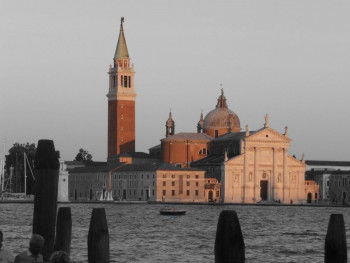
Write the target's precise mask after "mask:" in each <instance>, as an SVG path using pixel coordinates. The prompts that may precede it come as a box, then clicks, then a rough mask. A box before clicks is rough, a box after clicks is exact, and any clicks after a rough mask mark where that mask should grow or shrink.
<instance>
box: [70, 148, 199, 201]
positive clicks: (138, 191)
mask: <svg viewBox="0 0 350 263" xmlns="http://www.w3.org/2000/svg"><path fill="white" fill-rule="evenodd" d="M121 160H124V161H125V162H121ZM150 160H152V159H150ZM135 162H137V161H133V159H132V158H130V159H129V157H127V158H126V156H125V154H121V155H120V158H119V159H118V158H115V159H113V161H111V162H108V163H107V164H106V165H102V166H86V167H77V168H75V169H73V170H71V171H70V173H69V174H70V175H69V199H70V200H72V201H92V200H101V199H105V197H106V193H108V192H110V193H111V194H112V197H113V200H118V201H123V200H125V201H157V202H162V201H163V202H204V201H205V196H204V171H200V170H198V169H193V168H181V167H175V166H172V165H170V164H161V163H152V162H150V163H141V164H135Z"/></svg>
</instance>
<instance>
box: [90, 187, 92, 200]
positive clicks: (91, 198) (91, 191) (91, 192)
mask: <svg viewBox="0 0 350 263" xmlns="http://www.w3.org/2000/svg"><path fill="white" fill-rule="evenodd" d="M91 200H92V189H91V188H90V201H91Z"/></svg>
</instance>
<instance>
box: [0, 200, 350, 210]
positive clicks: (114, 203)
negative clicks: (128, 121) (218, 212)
mask: <svg viewBox="0 0 350 263" xmlns="http://www.w3.org/2000/svg"><path fill="white" fill-rule="evenodd" d="M33 203H34V200H0V205H1V204H33ZM57 203H58V204H113V205H140V204H143V205H147V204H152V205H186V206H190V205H196V206H197V205H208V206H281V207H286V206H291V207H338V208H339V207H343V208H350V206H344V205H327V204H279V203H277V204H276V203H260V204H259V203H258V204H240V203H224V204H217V203H192V202H187V203H182V202H147V201H67V202H66V201H65V202H60V201H58V202H57Z"/></svg>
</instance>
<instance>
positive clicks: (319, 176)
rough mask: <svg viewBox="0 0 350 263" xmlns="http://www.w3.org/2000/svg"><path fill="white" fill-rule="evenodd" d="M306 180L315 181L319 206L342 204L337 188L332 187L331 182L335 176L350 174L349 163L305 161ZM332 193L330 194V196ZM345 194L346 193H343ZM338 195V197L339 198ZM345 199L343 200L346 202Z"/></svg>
mask: <svg viewBox="0 0 350 263" xmlns="http://www.w3.org/2000/svg"><path fill="white" fill-rule="evenodd" d="M305 163H306V173H305V175H306V178H309V179H312V180H315V182H316V183H317V184H318V185H319V191H320V192H319V198H318V201H317V202H318V203H319V204H329V205H330V204H332V203H334V204H335V203H338V204H339V203H341V202H342V193H340V192H339V191H340V190H339V189H340V188H339V186H336V185H332V183H331V180H333V179H332V178H333V177H334V175H335V174H338V175H339V174H342V173H344V174H345V175H346V174H347V173H350V162H348V161H319V160H306V161H305ZM331 191H332V194H331ZM343 192H347V191H343ZM339 195H340V197H339ZM346 199H347V198H345V200H346Z"/></svg>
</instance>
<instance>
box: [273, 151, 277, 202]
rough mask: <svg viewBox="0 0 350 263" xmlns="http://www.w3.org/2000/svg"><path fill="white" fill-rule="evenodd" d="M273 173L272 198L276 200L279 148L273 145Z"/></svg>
mask: <svg viewBox="0 0 350 263" xmlns="http://www.w3.org/2000/svg"><path fill="white" fill-rule="evenodd" d="M272 150H273V173H272V198H273V200H275V188H276V178H277V176H278V173H277V148H276V147H273V148H272Z"/></svg>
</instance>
